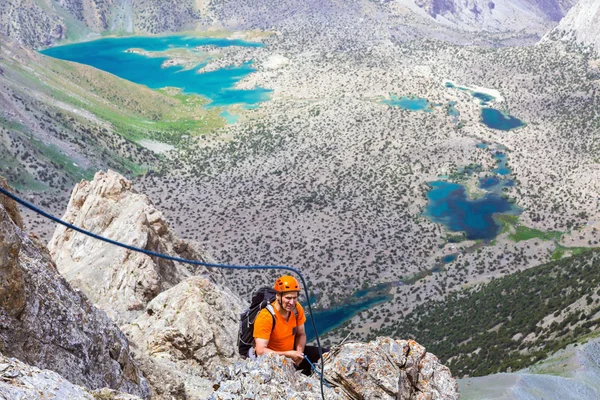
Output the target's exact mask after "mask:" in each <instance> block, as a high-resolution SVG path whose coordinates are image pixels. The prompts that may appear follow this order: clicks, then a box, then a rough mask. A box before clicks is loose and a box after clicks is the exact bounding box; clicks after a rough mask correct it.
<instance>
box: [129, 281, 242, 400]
mask: <svg viewBox="0 0 600 400" xmlns="http://www.w3.org/2000/svg"><path fill="white" fill-rule="evenodd" d="M240 312H241V304H240V300H239V298H237V297H236V296H233V295H231V294H230V293H228V292H225V291H222V290H218V289H217V288H216V287H215V285H214V284H213V283H212V282H210V281H209V280H208V279H206V278H202V277H191V278H188V279H186V280H185V281H183V282H181V283H180V284H178V285H177V286H175V287H173V288H171V289H169V290H167V291H164V292H162V293H161V294H159V295H158V296H156V297H155V298H154V299H153V300H152V301H150V303H148V305H147V306H146V312H145V313H144V314H142V315H140V316H139V317H138V318H137V319H136V320H135V321H133V323H131V324H128V325H125V326H123V327H122V329H123V331H124V332H125V333H126V334H127V336H128V337H129V340H130V342H131V343H132V348H133V349H134V352H135V357H136V359H137V360H138V361H139V363H140V365H141V367H142V369H143V370H144V373H145V375H146V377H147V378H148V380H149V381H150V384H151V386H152V389H153V393H154V394H156V395H157V396H159V397H160V398H172V397H174V398H182V399H184V398H185V399H206V398H207V397H208V396H209V395H210V393H211V392H212V385H211V383H210V381H209V380H208V379H206V377H208V376H209V374H210V373H212V372H213V371H214V369H215V368H216V367H217V366H219V365H222V364H229V363H231V362H233V361H235V360H238V356H237V347H236V340H237V330H238V315H239V313H240Z"/></svg>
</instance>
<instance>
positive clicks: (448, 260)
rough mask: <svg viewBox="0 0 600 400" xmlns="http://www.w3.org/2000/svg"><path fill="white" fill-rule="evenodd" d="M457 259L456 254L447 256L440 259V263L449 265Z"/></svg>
mask: <svg viewBox="0 0 600 400" xmlns="http://www.w3.org/2000/svg"><path fill="white" fill-rule="evenodd" d="M457 257H458V253H452V254H448V255H447V256H444V257H442V262H443V263H444V264H449V263H451V262H453V261H456V258H457Z"/></svg>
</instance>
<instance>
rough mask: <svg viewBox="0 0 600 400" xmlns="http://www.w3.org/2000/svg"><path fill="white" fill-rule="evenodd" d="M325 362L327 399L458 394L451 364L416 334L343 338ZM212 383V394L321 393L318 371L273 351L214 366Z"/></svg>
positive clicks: (451, 397)
mask: <svg viewBox="0 0 600 400" xmlns="http://www.w3.org/2000/svg"><path fill="white" fill-rule="evenodd" d="M324 363H325V365H324V370H325V374H324V375H325V379H326V381H327V382H328V386H329V387H325V390H324V391H325V396H326V398H328V399H390V400H392V399H402V400H425V399H427V400H436V399H444V400H456V399H459V398H460V394H459V392H458V385H457V383H456V380H455V379H454V378H453V377H452V374H451V373H450V370H449V369H448V368H447V367H446V366H444V365H442V364H441V363H440V362H439V361H438V359H437V357H436V356H434V355H433V354H431V353H427V351H426V350H425V348H424V347H423V346H421V345H419V344H418V343H416V342H415V341H414V340H394V339H390V338H387V337H380V338H377V340H374V341H372V342H369V343H347V344H343V345H341V346H338V347H335V348H333V349H332V350H331V351H330V352H329V354H327V355H326V356H325V357H324ZM215 387H217V389H216V391H215V393H214V394H213V396H212V397H211V399H213V400H224V399H237V398H256V399H259V398H271V399H290V398H303V399H313V398H314V399H317V398H320V388H319V381H318V375H316V374H313V376H311V377H305V376H303V375H302V374H301V373H299V372H296V371H295V369H294V367H293V366H292V364H291V362H289V360H287V359H285V358H283V357H280V356H275V355H267V356H263V357H259V358H258V359H257V360H255V361H250V360H245V361H243V362H240V363H237V364H234V365H232V366H229V367H226V368H220V369H218V370H217V372H216V374H215Z"/></svg>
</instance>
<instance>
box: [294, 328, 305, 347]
mask: <svg viewBox="0 0 600 400" xmlns="http://www.w3.org/2000/svg"><path fill="white" fill-rule="evenodd" d="M305 346H306V331H305V330H304V324H302V325H300V326H297V327H296V351H298V352H300V353H304V347H305Z"/></svg>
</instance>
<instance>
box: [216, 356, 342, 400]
mask: <svg viewBox="0 0 600 400" xmlns="http://www.w3.org/2000/svg"><path fill="white" fill-rule="evenodd" d="M214 386H215V392H214V393H213V394H212V395H211V397H209V399H210V400H226V399H227V400H229V399H242V398H243V399H256V400H259V399H272V400H275V399H282V400H283V399H286V400H287V399H293V398H297V399H304V400H317V399H322V397H321V391H320V384H319V380H318V378H316V377H309V376H305V375H303V374H302V373H301V372H299V371H296V369H295V367H294V365H293V363H292V362H291V361H290V360H289V359H287V358H285V357H283V356H279V355H277V354H274V353H267V354H265V355H263V356H260V357H258V358H257V359H256V360H249V359H245V360H242V361H240V362H238V363H236V364H234V365H231V366H228V367H219V368H217V369H216V371H215V378H214ZM323 390H324V394H325V398H326V399H342V398H343V397H340V396H341V395H340V393H338V392H336V390H334V389H332V388H329V387H327V386H325V387H324V388H323Z"/></svg>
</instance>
